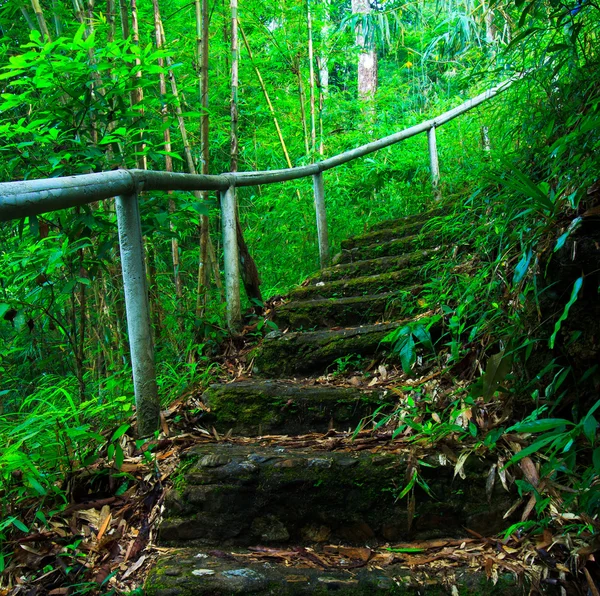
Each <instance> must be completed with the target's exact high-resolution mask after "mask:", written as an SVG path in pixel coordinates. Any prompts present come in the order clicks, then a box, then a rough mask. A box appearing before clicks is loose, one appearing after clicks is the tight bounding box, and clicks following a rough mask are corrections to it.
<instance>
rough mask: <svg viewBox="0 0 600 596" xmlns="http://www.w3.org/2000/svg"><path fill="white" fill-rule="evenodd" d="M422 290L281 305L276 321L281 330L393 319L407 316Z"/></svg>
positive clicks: (346, 325)
mask: <svg viewBox="0 0 600 596" xmlns="http://www.w3.org/2000/svg"><path fill="white" fill-rule="evenodd" d="M420 291H421V286H413V287H411V288H408V289H406V290H401V291H399V292H385V293H382V294H374V295H368V296H351V297H349V298H317V299H315V300H297V301H294V302H288V303H287V304H283V305H282V306H278V307H277V308H276V309H275V318H274V321H275V323H277V325H278V326H279V328H280V329H286V328H288V329H302V328H304V329H313V328H315V327H318V328H325V327H334V326H336V325H339V326H342V327H350V326H355V325H365V324H368V323H376V322H377V321H382V320H388V321H389V320H392V319H393V318H394V317H399V316H402V315H404V316H406V315H407V314H408V313H409V312H410V308H411V307H412V306H414V301H415V297H416V296H417V295H418V294H419V292H420Z"/></svg>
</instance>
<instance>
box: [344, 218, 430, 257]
mask: <svg viewBox="0 0 600 596" xmlns="http://www.w3.org/2000/svg"><path fill="white" fill-rule="evenodd" d="M422 228H423V223H422V222H418V221H417V222H414V223H411V224H406V225H401V226H398V227H391V228H382V229H380V230H371V231H369V232H366V233H365V234H360V235H358V236H352V237H350V238H347V239H346V240H342V244H341V246H342V249H343V250H350V249H352V248H357V247H359V246H369V245H371V244H380V243H382V242H389V241H390V240H396V239H397V238H404V237H406V236H414V235H415V234H418V233H419V232H420V231H421V229H422Z"/></svg>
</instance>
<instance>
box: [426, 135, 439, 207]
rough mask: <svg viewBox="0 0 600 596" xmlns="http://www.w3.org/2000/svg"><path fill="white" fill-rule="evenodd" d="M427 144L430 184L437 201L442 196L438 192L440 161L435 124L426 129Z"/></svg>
mask: <svg viewBox="0 0 600 596" xmlns="http://www.w3.org/2000/svg"><path fill="white" fill-rule="evenodd" d="M427 144H428V145H429V165H430V168H431V185H432V186H433V198H434V199H435V200H436V201H439V200H440V199H441V198H442V193H441V192H440V162H439V160H438V152H437V140H436V138H435V126H432V127H431V128H430V129H429V130H428V131H427Z"/></svg>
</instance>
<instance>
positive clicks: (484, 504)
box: [160, 444, 512, 546]
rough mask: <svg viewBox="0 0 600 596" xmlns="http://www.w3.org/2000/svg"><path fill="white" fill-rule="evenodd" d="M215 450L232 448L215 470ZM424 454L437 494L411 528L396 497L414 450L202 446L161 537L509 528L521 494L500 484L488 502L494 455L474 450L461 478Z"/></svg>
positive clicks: (368, 536)
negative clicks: (487, 457)
mask: <svg viewBox="0 0 600 596" xmlns="http://www.w3.org/2000/svg"><path fill="white" fill-rule="evenodd" d="M208 454H212V455H213V456H215V461H216V460H217V459H218V457H219V456H225V455H226V456H227V458H228V459H229V460H230V461H229V463H227V464H226V465H224V466H220V467H212V468H211V467H208V468H207V467H205V466H203V465H201V463H202V462H205V461H206V459H205V458H206V456H207V455H208ZM415 456H416V457H418V458H419V459H420V460H421V461H424V462H425V463H427V464H428V465H431V466H437V467H422V468H421V469H420V472H419V473H420V474H421V477H422V479H423V480H424V481H425V482H426V483H427V484H428V485H429V487H430V491H431V493H432V495H433V496H431V495H428V494H427V493H425V492H424V491H423V490H421V489H420V487H415V514H414V519H413V520H412V526H411V529H410V532H409V524H408V515H407V513H406V511H407V503H406V497H405V498H404V499H402V500H397V499H396V495H397V494H398V492H399V488H398V479H399V478H404V477H405V475H406V470H407V465H408V454H402V453H400V454H398V453H385V452H379V453H370V452H369V451H360V452H356V453H354V454H349V453H346V452H343V451H332V452H315V451H311V450H309V449H285V448H281V447H263V446H260V445H252V444H245V445H240V444H231V445H227V444H212V445H199V446H197V447H195V448H194V449H193V450H191V452H190V455H189V457H191V458H193V457H195V458H196V459H197V463H196V464H195V465H191V466H190V468H189V471H188V473H187V474H186V475H185V477H184V481H183V482H182V483H180V484H181V487H180V489H179V497H178V498H177V499H176V500H169V501H168V503H175V505H176V506H175V507H174V508H173V509H170V508H167V509H166V511H165V519H164V521H163V523H162V525H161V527H160V540H161V541H162V542H163V543H169V544H174V545H181V544H183V543H186V542H189V541H192V542H194V543H198V544H213V545H214V544H219V543H220V544H228V545H242V546H249V545H253V544H256V543H257V542H282V541H288V540H290V541H293V542H295V543H297V544H298V543H299V544H302V543H310V542H311V541H317V542H319V541H322V540H324V539H325V538H324V536H327V539H328V540H331V541H333V542H340V541H341V542H345V543H349V544H353V545H361V544H363V545H364V544H365V543H369V544H377V543H383V542H385V541H389V540H390V539H395V540H409V539H412V538H415V539H417V538H429V537H432V536H436V535H440V534H439V532H442V533H443V535H445V536H455V537H459V536H463V535H464V528H465V527H468V528H469V529H471V530H474V531H477V532H482V533H485V534H486V535H488V534H492V533H494V532H497V531H499V530H500V529H501V528H503V527H504V526H505V524H506V520H503V515H504V513H505V512H506V511H507V510H508V508H509V507H510V505H511V503H512V498H511V496H510V495H509V494H508V493H507V492H506V491H505V490H504V489H503V488H502V486H501V484H500V483H497V485H496V486H495V487H494V493H493V495H492V504H491V505H490V504H489V503H488V500H487V496H486V491H485V487H486V481H487V470H489V467H490V465H491V463H490V462H483V461H479V460H480V458H478V457H477V456H475V455H472V456H471V457H470V458H469V459H468V460H467V462H466V463H465V467H464V471H465V479H464V480H461V479H460V478H458V477H457V478H454V469H453V466H452V465H447V466H441V465H440V464H439V460H438V459H437V458H436V457H434V456H429V455H428V454H427V453H426V452H424V453H421V454H418V455H417V454H415ZM223 459H224V458H223ZM248 466H250V468H251V471H249V470H248Z"/></svg>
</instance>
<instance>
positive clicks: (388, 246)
mask: <svg viewBox="0 0 600 596" xmlns="http://www.w3.org/2000/svg"><path fill="white" fill-rule="evenodd" d="M439 244H440V242H439V238H438V237H437V235H436V234H415V235H414V236H404V237H402V238H397V239H395V240H390V241H389V242H379V243H374V244H369V245H365V246H363V245H361V246H358V247H356V248H351V249H343V247H342V252H341V253H340V254H339V255H338V256H336V257H335V259H334V261H335V263H334V264H338V263H352V262H355V261H366V260H370V259H378V258H380V257H391V256H395V255H403V254H406V253H412V252H414V251H416V250H419V249H428V248H429V249H430V248H435V247H437V246H439Z"/></svg>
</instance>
